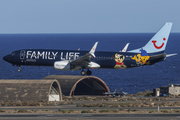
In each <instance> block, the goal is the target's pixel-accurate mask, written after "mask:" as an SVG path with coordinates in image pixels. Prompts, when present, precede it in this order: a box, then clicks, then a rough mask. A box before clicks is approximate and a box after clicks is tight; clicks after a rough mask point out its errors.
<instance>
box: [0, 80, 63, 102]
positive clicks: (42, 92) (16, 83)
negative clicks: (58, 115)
mask: <svg viewBox="0 0 180 120" xmlns="http://www.w3.org/2000/svg"><path fill="white" fill-rule="evenodd" d="M53 83H54V85H55V86H56V90H57V91H58V93H59V94H60V96H59V100H62V95H61V88H60V85H59V82H58V81H57V80H0V96H1V97H0V100H2V101H4V100H13V101H14V100H16V101H18V100H20V101H40V100H45V101H48V100H49V92H50V89H51V86H52V85H53Z"/></svg>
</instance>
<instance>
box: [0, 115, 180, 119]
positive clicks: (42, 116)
mask: <svg viewBox="0 0 180 120" xmlns="http://www.w3.org/2000/svg"><path fill="white" fill-rule="evenodd" d="M0 119H2V120H179V119H180V114H0Z"/></svg>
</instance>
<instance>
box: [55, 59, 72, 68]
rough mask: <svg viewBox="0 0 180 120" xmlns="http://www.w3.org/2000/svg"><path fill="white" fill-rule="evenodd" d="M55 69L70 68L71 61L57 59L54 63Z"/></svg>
mask: <svg viewBox="0 0 180 120" xmlns="http://www.w3.org/2000/svg"><path fill="white" fill-rule="evenodd" d="M54 69H55V70H70V63H69V61H56V62H55V63H54Z"/></svg>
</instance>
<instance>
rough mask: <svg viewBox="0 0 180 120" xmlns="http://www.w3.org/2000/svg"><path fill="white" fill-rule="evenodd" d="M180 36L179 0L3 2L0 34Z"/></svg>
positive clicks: (25, 0) (34, 0) (45, 0)
mask: <svg viewBox="0 0 180 120" xmlns="http://www.w3.org/2000/svg"><path fill="white" fill-rule="evenodd" d="M165 22H173V27H172V31H171V32H180V0H0V34H20V33H23V34H24V33H155V32H157V31H158V30H159V29H160V28H161V27H162V25H163V24H164V23H165Z"/></svg>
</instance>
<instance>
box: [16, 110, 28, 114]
mask: <svg viewBox="0 0 180 120" xmlns="http://www.w3.org/2000/svg"><path fill="white" fill-rule="evenodd" d="M27 112H28V111H27V110H26V109H20V110H18V113H27Z"/></svg>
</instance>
